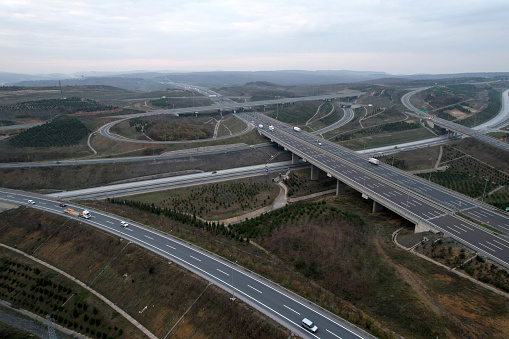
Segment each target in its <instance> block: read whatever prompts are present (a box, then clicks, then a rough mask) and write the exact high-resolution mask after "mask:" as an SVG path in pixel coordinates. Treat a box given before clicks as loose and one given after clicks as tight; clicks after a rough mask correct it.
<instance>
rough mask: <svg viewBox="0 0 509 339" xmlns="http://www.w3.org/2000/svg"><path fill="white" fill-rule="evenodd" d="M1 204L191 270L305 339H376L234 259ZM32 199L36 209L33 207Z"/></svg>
mask: <svg viewBox="0 0 509 339" xmlns="http://www.w3.org/2000/svg"><path fill="white" fill-rule="evenodd" d="M0 199H2V200H5V201H8V202H12V203H15V204H20V205H26V206H27V207H29V208H38V209H41V210H44V211H47V212H51V213H55V214H61V215H65V216H68V217H70V218H72V219H76V220H79V221H81V222H84V223H87V224H89V225H92V226H94V227H96V228H99V229H101V230H103V231H106V232H109V233H112V234H115V235H117V236H119V237H122V238H124V239H127V240H129V241H132V242H134V243H136V244H138V245H140V246H142V247H144V248H146V249H148V250H150V251H152V252H154V253H157V254H159V255H161V256H163V257H165V258H167V259H169V260H172V261H173V262H175V263H177V264H179V265H181V266H183V267H184V268H186V269H189V270H190V271H192V272H194V273H196V274H198V275H200V276H202V277H203V278H205V279H207V280H208V281H210V282H212V283H213V284H215V285H217V286H219V287H220V288H222V289H224V290H225V291H228V292H231V293H232V296H234V297H235V298H239V299H241V300H242V301H244V302H246V303H248V304H250V305H251V306H253V307H255V308H256V309H258V310H259V311H261V312H262V313H264V314H266V315H267V316H269V317H271V318H273V319H274V320H276V321H277V322H279V323H281V324H282V325H283V326H285V327H287V328H289V329H290V330H292V331H293V332H295V333H296V334H297V335H300V336H302V337H304V338H331V339H337V338H343V339H350V338H352V339H358V338H373V337H372V336H371V335H369V334H367V333H365V332H363V331H362V330H360V329H358V328H357V327H355V326H353V325H352V324H350V323H347V322H345V321H344V320H342V319H340V318H337V317H336V316H334V315H332V314H330V313H329V312H327V311H324V310H322V309H321V308H319V307H317V306H316V305H314V304H312V303H310V302H308V301H306V300H304V299H302V298H300V297H299V296H297V295H295V294H293V293H291V292H289V291H287V290H285V289H283V288H281V287H279V286H277V285H275V284H273V283H272V282H270V281H268V280H266V279H264V278H262V277H260V276H258V275H256V274H254V273H251V272H248V271H246V270H245V269H243V268H242V267H240V266H237V265H235V263H234V262H233V261H234V260H235V258H232V261H231V262H230V261H227V260H224V259H222V258H220V257H218V256H216V255H214V254H212V253H209V252H206V251H204V250H201V249H199V248H197V247H195V246H193V245H191V244H188V243H185V242H183V241H180V240H178V239H176V238H173V237H171V236H169V235H166V234H163V233H159V232H157V231H156V230H152V229H149V228H147V227H145V226H143V225H140V224H137V223H135V222H133V221H130V220H125V219H122V218H121V217H119V216H115V215H110V214H107V213H104V212H101V211H97V210H91V209H89V211H90V212H91V214H92V218H91V219H88V220H87V219H82V218H77V217H73V216H70V215H68V214H66V213H64V212H63V210H64V209H65V208H72V209H74V210H76V211H81V210H83V207H81V206H78V205H74V204H68V205H67V206H66V207H65V208H64V207H60V206H59V202H58V201H55V200H51V199H48V198H45V197H40V196H38V195H33V194H30V193H25V192H16V191H12V190H9V191H6V190H0ZM29 199H30V200H33V201H34V202H35V203H34V204H28V200H29ZM121 221H127V222H128V223H129V226H128V227H125V228H124V227H122V226H121V225H120V222H121ZM303 318H308V319H311V320H312V321H313V322H315V324H316V325H317V326H318V332H317V333H315V334H313V333H310V332H307V331H306V330H304V329H303V328H302V327H301V321H302V319H303Z"/></svg>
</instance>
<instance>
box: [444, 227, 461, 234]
mask: <svg viewBox="0 0 509 339" xmlns="http://www.w3.org/2000/svg"><path fill="white" fill-rule="evenodd" d="M447 228H449V231H453V232H455V233H458V234H461V233H460V232H458V231H456V230H455V229H454V228H451V226H447Z"/></svg>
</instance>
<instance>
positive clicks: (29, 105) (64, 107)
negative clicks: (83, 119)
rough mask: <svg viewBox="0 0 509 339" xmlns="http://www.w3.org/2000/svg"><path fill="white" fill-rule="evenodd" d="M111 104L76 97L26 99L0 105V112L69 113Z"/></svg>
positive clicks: (92, 110) (107, 107) (100, 107)
mask: <svg viewBox="0 0 509 339" xmlns="http://www.w3.org/2000/svg"><path fill="white" fill-rule="evenodd" d="M114 108H115V107H113V106H112V105H103V104H100V103H98V102H97V101H95V100H92V99H82V98H77V97H72V98H67V99H42V100H35V101H26V102H21V103H17V104H12V105H8V106H0V114H9V113H28V114H31V115H39V114H41V113H44V114H49V113H52V114H69V113H75V112H80V111H82V112H95V111H107V110H112V109H114Z"/></svg>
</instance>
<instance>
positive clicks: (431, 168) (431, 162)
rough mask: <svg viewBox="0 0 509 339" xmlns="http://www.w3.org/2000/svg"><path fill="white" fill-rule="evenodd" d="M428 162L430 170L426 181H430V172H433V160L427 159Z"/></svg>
mask: <svg viewBox="0 0 509 339" xmlns="http://www.w3.org/2000/svg"><path fill="white" fill-rule="evenodd" d="M429 161H430V164H431V165H430V168H429V178H428V181H431V171H432V170H433V159H432V158H429Z"/></svg>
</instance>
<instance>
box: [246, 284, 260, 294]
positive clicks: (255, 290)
mask: <svg viewBox="0 0 509 339" xmlns="http://www.w3.org/2000/svg"><path fill="white" fill-rule="evenodd" d="M247 287H251V288H252V289H253V290H255V291H256V292H258V293H262V291H259V290H257V289H256V288H254V287H253V286H251V285H247Z"/></svg>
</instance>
